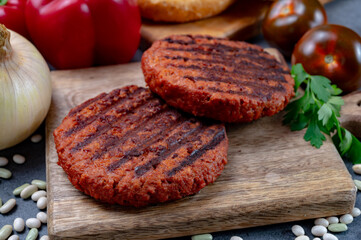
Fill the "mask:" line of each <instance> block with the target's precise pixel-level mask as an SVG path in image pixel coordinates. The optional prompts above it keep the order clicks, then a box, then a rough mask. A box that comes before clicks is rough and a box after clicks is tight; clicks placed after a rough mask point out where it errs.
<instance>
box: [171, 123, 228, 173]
mask: <svg viewBox="0 0 361 240" xmlns="http://www.w3.org/2000/svg"><path fill="white" fill-rule="evenodd" d="M225 136H226V135H225V132H224V129H222V130H221V131H219V132H218V133H216V135H215V136H214V137H213V139H212V140H211V141H210V142H209V143H208V144H206V145H203V146H202V147H201V148H199V149H196V150H194V151H193V152H192V153H191V154H190V155H189V156H188V157H187V158H185V159H184V160H183V161H182V162H180V164H179V165H178V166H177V167H175V168H173V169H171V170H169V171H168V172H167V173H166V174H167V176H168V177H172V176H174V175H175V174H176V173H177V172H179V171H180V170H182V169H183V168H184V167H186V166H189V165H191V164H193V163H194V162H195V161H196V160H197V159H198V158H200V157H201V156H202V155H203V154H204V153H205V152H206V151H208V150H212V149H214V148H215V147H216V146H217V145H218V144H220V143H221V142H222V141H223V139H225Z"/></svg>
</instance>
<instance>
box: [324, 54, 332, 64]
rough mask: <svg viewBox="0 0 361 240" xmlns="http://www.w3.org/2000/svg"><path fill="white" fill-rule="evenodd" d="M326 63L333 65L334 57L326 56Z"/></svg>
mask: <svg viewBox="0 0 361 240" xmlns="http://www.w3.org/2000/svg"><path fill="white" fill-rule="evenodd" d="M325 62H326V63H327V64H330V63H332V62H333V56H332V55H326V56H325Z"/></svg>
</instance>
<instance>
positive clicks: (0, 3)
mask: <svg viewBox="0 0 361 240" xmlns="http://www.w3.org/2000/svg"><path fill="white" fill-rule="evenodd" d="M7 3H8V0H0V6H4V5H5V4H7Z"/></svg>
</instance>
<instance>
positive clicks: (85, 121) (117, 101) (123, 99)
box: [64, 88, 152, 137]
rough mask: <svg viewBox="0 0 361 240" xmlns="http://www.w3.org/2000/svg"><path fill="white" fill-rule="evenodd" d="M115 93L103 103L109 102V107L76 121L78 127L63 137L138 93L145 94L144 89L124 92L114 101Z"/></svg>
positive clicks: (78, 129) (116, 93) (71, 129)
mask: <svg viewBox="0 0 361 240" xmlns="http://www.w3.org/2000/svg"><path fill="white" fill-rule="evenodd" d="M114 92H115V93H114V94H112V95H110V96H109V97H108V98H106V99H105V100H104V101H111V103H110V104H109V105H106V106H105V108H103V109H102V110H101V111H100V112H98V113H97V114H94V115H91V116H90V117H87V118H85V119H82V120H80V121H78V125H76V126H74V127H72V128H70V129H69V130H67V131H66V132H65V133H64V136H65V137H69V136H71V135H72V134H74V133H76V132H79V131H80V130H82V129H83V128H84V127H86V126H87V125H89V124H90V123H92V122H94V121H95V120H96V119H97V118H98V117H99V116H102V115H104V114H106V113H107V112H109V111H110V110H112V109H114V108H115V107H116V106H118V105H120V104H122V103H124V102H125V101H126V100H129V99H130V97H134V96H138V95H139V94H140V93H143V92H145V91H144V89H142V88H138V89H136V90H135V91H134V92H132V93H130V95H129V91H128V93H127V92H125V94H126V95H125V96H123V97H120V98H119V99H115V100H114V97H115V96H117V95H119V94H120V92H116V91H114ZM151 97H152V96H151V94H149V96H147V97H146V98H147V99H149V98H151Z"/></svg>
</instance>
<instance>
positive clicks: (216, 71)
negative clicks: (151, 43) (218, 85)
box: [166, 63, 287, 83]
mask: <svg viewBox="0 0 361 240" xmlns="http://www.w3.org/2000/svg"><path fill="white" fill-rule="evenodd" d="M166 67H174V68H180V69H192V70H199V71H202V72H208V73H211V74H208V75H209V78H211V79H212V78H213V79H214V75H217V74H222V76H223V74H227V73H229V74H232V75H235V74H238V75H237V76H236V77H237V80H233V82H234V83H240V82H243V81H240V80H238V78H239V77H240V76H242V77H247V76H248V77H249V76H252V77H253V78H257V79H262V80H264V81H266V82H269V81H277V82H282V83H287V81H286V79H285V78H284V77H283V75H271V76H272V78H270V77H271V76H269V75H267V74H264V72H246V73H245V72H243V71H239V70H238V69H233V70H232V71H227V69H226V68H225V67H219V66H213V67H210V68H209V67H205V66H199V65H194V64H191V65H175V64H172V63H170V64H168V65H167V66H166ZM229 80H230V79H229ZM213 81H215V80H213ZM228 83H231V82H228Z"/></svg>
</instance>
